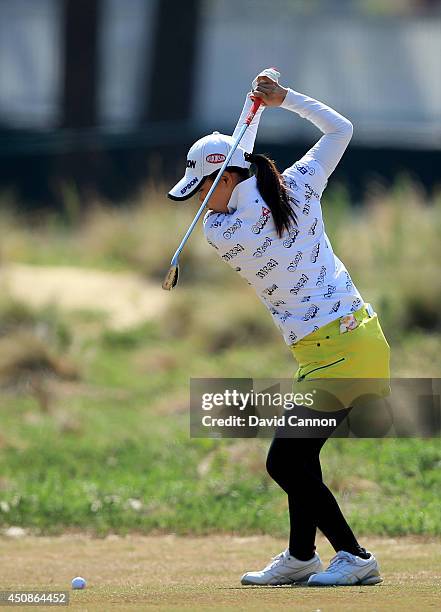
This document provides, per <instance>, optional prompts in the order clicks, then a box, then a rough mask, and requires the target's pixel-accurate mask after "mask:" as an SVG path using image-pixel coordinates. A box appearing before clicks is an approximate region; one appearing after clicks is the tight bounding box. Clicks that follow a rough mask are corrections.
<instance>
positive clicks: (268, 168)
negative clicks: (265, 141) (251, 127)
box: [208, 153, 297, 238]
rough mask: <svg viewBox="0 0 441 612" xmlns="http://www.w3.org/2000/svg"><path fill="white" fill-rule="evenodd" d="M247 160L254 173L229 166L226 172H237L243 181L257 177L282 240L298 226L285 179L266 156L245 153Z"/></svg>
mask: <svg viewBox="0 0 441 612" xmlns="http://www.w3.org/2000/svg"><path fill="white" fill-rule="evenodd" d="M245 159H246V160H247V161H249V162H251V164H253V165H254V167H255V172H254V173H253V172H252V171H251V169H248V168H240V167H239V166H228V167H227V168H226V170H225V172H235V173H236V174H238V175H239V176H240V177H241V178H242V180H245V179H247V178H250V177H251V176H253V174H255V175H256V180H257V189H258V190H259V193H260V195H261V196H262V198H263V200H264V201H265V203H266V204H267V205H268V208H269V209H270V211H271V214H272V216H273V220H274V224H275V226H276V230H277V234H278V236H279V238H281V237H282V235H283V232H284V230H287V231H288V232H289V230H290V229H291V228H292V226H293V225H294V226H297V216H296V214H295V212H294V210H293V208H292V206H291V204H290V201H289V197H288V193H287V190H286V187H285V184H284V182H283V177H282V175H281V174H280V172H279V171H278V170H277V167H276V165H275V163H274V161H273V160H272V159H270V158H269V157H267V156H266V155H262V154H260V153H245ZM218 172H219V170H216V171H215V172H213V173H212V174H210V175H209V177H208V178H210V179H212V180H214V179H215V178H216V176H217V174H218Z"/></svg>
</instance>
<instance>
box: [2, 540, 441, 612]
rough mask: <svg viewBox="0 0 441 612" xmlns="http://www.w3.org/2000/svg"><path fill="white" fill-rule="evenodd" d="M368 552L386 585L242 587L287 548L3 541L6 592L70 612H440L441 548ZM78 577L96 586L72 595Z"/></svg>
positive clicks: (385, 544) (379, 547)
mask: <svg viewBox="0 0 441 612" xmlns="http://www.w3.org/2000/svg"><path fill="white" fill-rule="evenodd" d="M362 544H363V545H364V546H365V547H366V548H368V549H369V550H371V551H372V552H374V554H375V555H376V556H377V558H378V560H379V562H380V567H381V571H382V575H383V578H384V582H383V583H382V584H380V585H376V586H369V587H367V586H366V587H329V588H312V587H306V586H294V587H243V586H241V584H240V577H241V575H242V573H243V572H245V571H247V570H256V569H261V568H262V567H263V566H264V565H266V563H267V562H268V561H269V559H270V557H272V556H274V555H275V554H277V553H278V552H280V551H281V550H283V549H284V548H285V546H286V543H285V541H283V540H280V539H274V538H271V537H269V536H253V537H233V536H206V537H200V538H193V537H177V536H174V535H169V536H149V537H146V536H137V535H129V536H126V537H119V536H109V537H107V538H105V539H94V538H89V537H87V536H81V535H64V536H60V537H30V536H24V537H20V538H10V537H1V538H0V550H1V555H0V590H7V589H20V590H24V589H38V590H41V589H49V590H69V592H70V598H71V600H70V606H69V607H70V608H71V609H75V610H100V611H102V610H109V609H112V610H128V609H130V610H215V611H218V610H257V611H260V610H265V611H267V610H270V611H272V610H288V609H290V610H294V609H295V610H296V611H301V612H318V611H320V612H329V611H331V612H334V611H335V612H349V611H351V612H354V611H356V612H368V611H369V612H374V611H382V610H394V611H398V610H400V611H403V610H412V611H417V612H425V611H426V610H427V611H430V610H433V611H435V610H439V609H440V602H441V539H439V538H438V539H434V538H421V537H403V538H396V539H391V538H379V537H365V538H362ZM317 548H318V551H319V553H320V555H321V557H322V560H323V561H324V562H326V563H327V562H328V561H329V559H330V557H331V556H332V554H333V551H332V550H331V548H330V546H329V545H328V544H327V542H326V541H325V540H323V539H319V540H318V543H317ZM78 575H79V576H83V577H84V578H85V579H86V580H87V584H88V586H87V588H86V589H85V590H83V591H74V592H72V591H71V589H70V582H71V579H72V578H73V577H74V576H78ZM15 609H17V608H15ZM18 609H25V608H24V607H19V608H18ZM26 609H29V608H28V607H27V608H26ZM40 609H50V608H48V607H42V608H40Z"/></svg>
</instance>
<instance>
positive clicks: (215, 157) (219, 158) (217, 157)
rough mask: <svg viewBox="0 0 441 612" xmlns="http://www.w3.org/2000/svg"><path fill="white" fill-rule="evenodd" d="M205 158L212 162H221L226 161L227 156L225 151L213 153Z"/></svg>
mask: <svg viewBox="0 0 441 612" xmlns="http://www.w3.org/2000/svg"><path fill="white" fill-rule="evenodd" d="M205 159H206V160H207V162H208V163H210V164H220V163H222V162H224V161H225V159H226V157H225V155H224V154H223V153H211V154H210V155H207V157H206V158H205Z"/></svg>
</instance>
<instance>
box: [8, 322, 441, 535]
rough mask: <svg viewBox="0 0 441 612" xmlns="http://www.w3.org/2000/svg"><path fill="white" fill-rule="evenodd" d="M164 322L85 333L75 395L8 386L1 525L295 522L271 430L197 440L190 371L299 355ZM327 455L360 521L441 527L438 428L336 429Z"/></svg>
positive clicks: (252, 527)
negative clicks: (46, 397)
mask: <svg viewBox="0 0 441 612" xmlns="http://www.w3.org/2000/svg"><path fill="white" fill-rule="evenodd" d="M166 318H167V317H166ZM85 319H86V322H87V321H88V320H89V319H90V313H85ZM61 322H62V317H61V315H60V317H59V318H58V325H61ZM64 325H65V326H66V327H68V325H69V322H68V321H64ZM162 325H164V323H158V324H153V323H148V324H147V323H146V324H145V325H143V326H141V327H140V328H138V329H132V330H127V331H123V332H115V331H109V330H108V329H106V328H102V330H101V331H100V333H99V334H98V335H97V336H96V337H95V338H94V339H91V338H90V337H88V336H87V335H85V336H84V337H83V341H82V342H79V343H77V345H76V347H77V348H76V352H70V353H69V355H70V358H71V359H73V360H76V361H77V362H78V363H80V364H81V366H82V369H83V372H84V375H83V378H82V380H81V381H79V382H77V383H70V387H69V389H70V393H67V392H63V385H61V390H60V389H59V390H58V392H57V394H55V396H54V397H53V399H52V402H51V404H50V410H49V411H47V412H43V411H41V410H39V408H38V404H37V402H36V400H35V399H34V398H33V397H29V396H16V395H12V394H6V393H4V394H3V396H2V402H1V411H2V430H1V436H0V473H1V479H0V502H1V503H0V525H2V526H8V525H19V526H22V527H28V528H32V529H35V530H37V532H39V533H58V532H61V531H62V530H64V529H65V528H81V529H84V530H90V531H92V532H94V533H98V534H105V533H108V532H122V533H124V532H127V531H130V530H139V531H143V532H150V531H152V530H154V531H157V530H159V531H172V532H174V533H179V534H190V533H192V534H204V533H210V532H222V531H226V532H237V533H241V534H251V533H272V534H275V535H280V536H283V535H284V534H286V532H287V516H286V500H285V496H284V494H283V493H282V492H281V491H280V490H279V489H278V487H277V486H276V485H275V484H274V483H273V482H272V481H271V479H270V478H269V477H268V475H267V474H266V472H265V467H264V464H265V456H266V450H267V447H268V444H269V440H249V439H248V440H247V439H244V440H208V439H207V440H200V439H190V438H189V423H188V414H187V404H188V392H189V390H188V385H189V376H190V375H194V376H203V375H207V376H208V375H210V376H212V375H215V373H216V372H217V373H222V375H223V376H232V377H240V376H249V375H252V376H256V377H268V376H277V377H289V376H291V375H292V373H293V371H294V366H295V362H294V361H293V360H292V358H291V355H290V354H288V353H287V352H285V351H284V350H283V344H282V343H281V342H280V340H277V344H276V343H275V342H273V340H272V339H267V340H266V341H265V342H262V343H261V344H260V345H259V346H258V347H256V346H237V345H229V346H228V348H227V349H224V350H223V351H218V352H217V354H215V355H213V354H211V353H210V352H209V351H204V350H203V349H202V348H201V350H200V352H196V351H195V350H194V349H193V348H192V344H191V341H189V338H188V337H186V334H184V333H183V334H182V337H181V338H179V339H177V340H175V341H174V342H171V343H170V344H164V337H166V333H165V332H166V330H165V329H164V328H163V327H162ZM87 329H89V328H87ZM71 333H74V332H73V331H71ZM75 333H76V334H80V336H81V325H80V324H79V323H78V316H77V318H76V325H75ZM191 334H192V332H191V329H190V340H191ZM419 341H420V342H421V341H422V340H421V338H420V339H419ZM91 347H92V348H93V350H92V351H91V350H90V349H91ZM257 348H258V350H257ZM256 353H257V354H258V358H256ZM72 384H73V392H72ZM322 456H323V464H324V473H325V477H326V479H327V480H328V482H329V483H330V485H331V486H332V488H333V490H335V491H336V492H337V495H338V497H339V500H340V501H341V503H342V506H343V509H344V510H345V512H346V514H347V516H348V518H349V520H350V522H351V525H353V527H354V528H355V529H356V531H357V532H358V533H378V534H388V535H398V534H408V533H414V534H441V516H440V514H439V506H438V503H439V492H440V490H441V471H440V469H439V467H440V465H441V452H440V445H439V440H413V439H412V440H409V439H408V440H332V441H329V442H328V443H327V445H326V446H325V448H324V450H323V453H322Z"/></svg>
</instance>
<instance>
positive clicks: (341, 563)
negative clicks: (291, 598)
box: [308, 550, 383, 586]
mask: <svg viewBox="0 0 441 612" xmlns="http://www.w3.org/2000/svg"><path fill="white" fill-rule="evenodd" d="M367 552H369V551H367ZM379 582H383V578H381V576H380V568H379V566H378V563H377V560H376V559H375V557H374V555H373V554H372V553H371V556H370V557H369V559H362V558H361V557H357V556H356V555H352V554H351V553H349V552H346V551H345V550H339V551H338V553H337V554H336V555H335V556H334V557H332V559H331V562H330V564H329V567H328V568H327V569H326V570H325V571H324V572H321V573H316V574H315V575H314V576H311V577H310V578H309V580H308V586H349V585H356V584H358V585H366V584H378V583H379Z"/></svg>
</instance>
